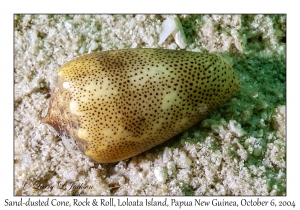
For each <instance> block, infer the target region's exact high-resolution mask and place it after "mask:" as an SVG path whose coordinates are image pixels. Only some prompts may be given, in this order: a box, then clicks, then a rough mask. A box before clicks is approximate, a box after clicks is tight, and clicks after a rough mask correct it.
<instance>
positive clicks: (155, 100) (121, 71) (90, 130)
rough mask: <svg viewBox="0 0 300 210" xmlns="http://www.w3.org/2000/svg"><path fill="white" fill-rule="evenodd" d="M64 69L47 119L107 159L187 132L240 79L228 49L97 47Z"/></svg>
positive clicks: (89, 153)
mask: <svg viewBox="0 0 300 210" xmlns="http://www.w3.org/2000/svg"><path fill="white" fill-rule="evenodd" d="M57 73H58V79H57V82H56V84H55V86H54V88H53V90H52V96H51V101H50V106H49V109H48V113H47V115H46V116H45V118H44V119H43V122H44V123H48V124H50V125H52V126H53V127H54V128H55V129H56V130H57V131H58V133H60V134H61V135H67V136H69V137H72V138H73V139H75V141H76V142H77V144H78V146H79V148H80V149H81V150H82V151H83V152H84V153H85V155H87V156H89V157H91V158H92V159H94V160H96V161H98V162H101V163H108V162H116V161H120V160H123V159H127V158H130V157H132V156H135V155H137V154H139V153H141V152H144V151H146V150H148V149H150V148H152V147H154V146H156V145H158V144H160V143H162V142H164V141H166V140H168V139H170V138H172V137H173V136H175V135H177V134H179V133H181V132H183V131H184V130H186V129H188V128H189V127H191V126H193V125H194V124H195V123H197V122H199V121H200V120H202V119H203V118H204V117H205V116H207V115H208V114H209V113H211V112H212V111H213V110H215V109H216V108H218V107H219V106H220V105H222V104H223V103H224V102H225V101H227V100H228V99H229V98H231V97H232V96H233V94H235V92H236V91H237V90H238V88H239V85H240V83H239V79H238V77H237V75H236V74H235V72H234V71H233V69H232V67H231V65H230V64H229V63H228V62H227V61H226V60H225V59H224V58H223V57H221V56H220V55H216V54H203V53H197V52H187V51H175V50H161V49H127V50H117V51H104V52H98V53H92V54H88V55H84V56H81V57H78V58H76V59H74V60H72V61H70V62H68V63H66V64H65V65H64V66H62V67H61V68H60V69H59V70H58V71H57Z"/></svg>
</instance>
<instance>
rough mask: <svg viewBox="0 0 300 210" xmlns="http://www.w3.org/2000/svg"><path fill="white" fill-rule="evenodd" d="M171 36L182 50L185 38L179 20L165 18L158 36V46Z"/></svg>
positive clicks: (176, 18)
mask: <svg viewBox="0 0 300 210" xmlns="http://www.w3.org/2000/svg"><path fill="white" fill-rule="evenodd" d="M171 34H172V36H173V38H174V39H175V42H176V44H177V45H178V46H179V47H180V48H181V49H184V48H185V47H186V38H185V35H184V31H183V28H182V25H181V23H180V20H179V18H178V17H171V18H167V19H166V20H165V21H164V22H163V23H162V31H161V33H160V35H159V42H158V44H162V43H163V42H164V41H165V40H166V39H167V38H168V37H169V36H170V35H171Z"/></svg>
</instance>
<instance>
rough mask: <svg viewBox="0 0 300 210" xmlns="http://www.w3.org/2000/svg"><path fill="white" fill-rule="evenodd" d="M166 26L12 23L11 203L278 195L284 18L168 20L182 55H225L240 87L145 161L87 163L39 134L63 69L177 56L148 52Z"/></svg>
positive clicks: (35, 19) (168, 45)
mask: <svg viewBox="0 0 300 210" xmlns="http://www.w3.org/2000/svg"><path fill="white" fill-rule="evenodd" d="M167 17H169V15H16V16H15V25H14V29H15V45H14V47H15V49H14V53H15V54H14V60H15V65H14V82H15V83H14V91H15V92H14V127H15V130H14V139H15V142H14V146H15V147H14V148H15V153H14V180H15V181H14V194H15V195H79V194H80V195H286V134H285V119H286V117H285V116H286V106H285V105H286V43H285V36H286V16H285V15H178V18H179V19H180V21H181V24H182V26H183V30H184V32H185V35H186V38H187V46H186V49H185V50H187V51H197V52H198V51H199V52H207V53H216V52H218V53H221V54H223V53H226V54H227V55H230V56H231V57H232V59H233V67H234V69H235V71H236V72H237V74H238V75H239V77H240V80H241V84H242V85H241V88H240V90H239V91H238V93H237V94H236V95H235V96H234V97H233V98H232V99H231V100H230V101H228V102H227V103H225V104H224V105H223V106H222V107H221V108H220V109H218V110H216V111H215V112H213V113H212V114H211V115H210V116H209V118H208V119H206V120H204V121H202V122H201V123H199V124H197V125H195V126H194V127H193V128H191V129H190V130H188V131H186V132H184V133H183V134H181V135H179V136H177V137H175V138H173V139H172V140H170V141H167V142H166V143H163V144H162V145H160V146H157V147H155V148H153V149H151V150H149V151H147V152H144V153H142V154H140V155H138V156H135V157H133V158H130V159H128V160H124V161H120V162H118V163H114V164H99V163H95V162H92V161H90V160H89V158H87V157H85V156H84V155H83V154H81V153H80V151H79V150H78V148H77V146H76V145H74V144H72V143H70V141H69V140H67V139H64V140H62V139H61V138H60V137H59V136H57V134H56V133H55V132H54V130H53V129H52V128H51V127H50V126H48V125H44V124H41V122H40V119H41V117H42V116H44V115H45V113H46V111H47V108H48V103H49V98H50V95H51V88H52V87H53V85H54V81H55V78H56V70H57V69H58V68H59V67H60V66H62V65H63V64H64V63H65V62H67V61H69V60H71V59H73V58H75V57H77V56H80V55H83V54H86V53H91V52H98V51H105V50H116V49H128V48H164V49H180V48H179V47H178V46H177V44H176V43H175V41H174V38H173V37H172V36H170V37H169V38H168V39H167V40H166V41H165V42H164V43H162V44H161V45H159V44H158V41H159V33H160V31H161V25H162V22H163V21H164V20H165V19H166V18H167ZM72 148H73V149H72Z"/></svg>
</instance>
